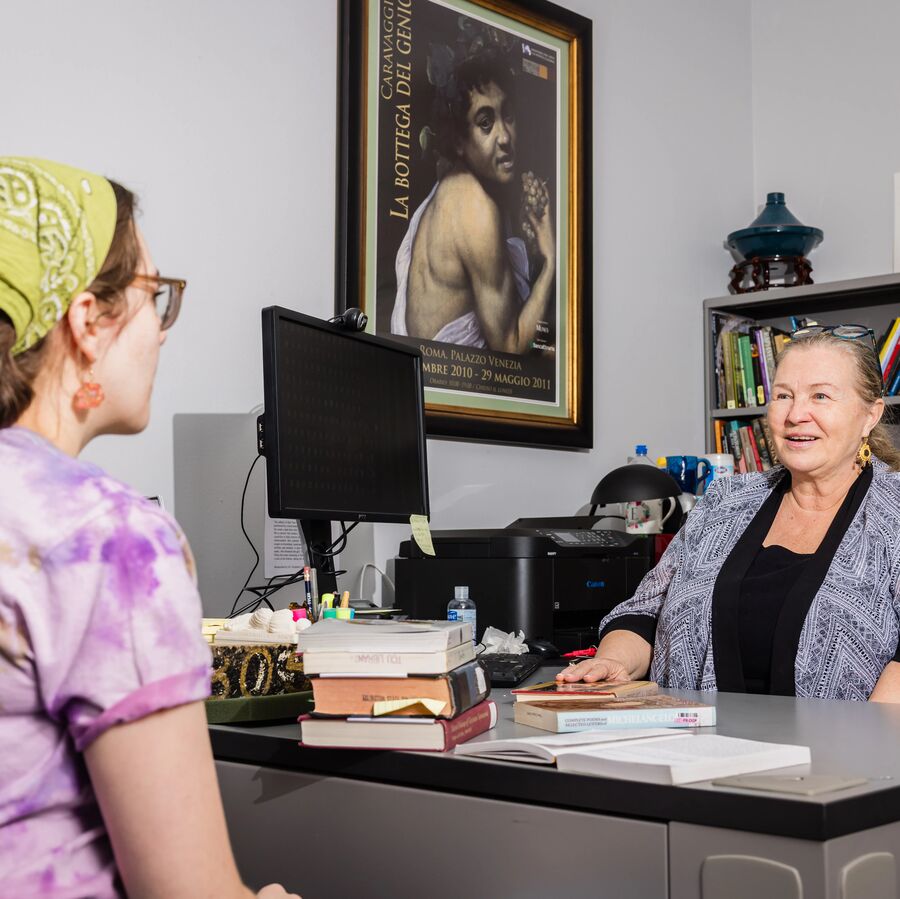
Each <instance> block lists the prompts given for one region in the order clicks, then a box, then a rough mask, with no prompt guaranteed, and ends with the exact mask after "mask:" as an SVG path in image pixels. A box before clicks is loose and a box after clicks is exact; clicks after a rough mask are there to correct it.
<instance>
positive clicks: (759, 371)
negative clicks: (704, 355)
mask: <svg viewBox="0 0 900 899" xmlns="http://www.w3.org/2000/svg"><path fill="white" fill-rule="evenodd" d="M710 317H711V321H712V340H713V358H714V369H715V370H714V372H713V374H714V383H715V387H716V391H715V393H716V397H715V399H716V407H717V408H719V409H745V408H753V407H756V406H764V405H765V404H766V403H767V402H768V401H769V394H770V389H771V382H772V378H773V377H774V374H775V364H776V362H777V359H778V356H779V354H780V353H781V351H782V349H783V348H784V346H785V345H786V344H787V343H789V342H790V336H789V335H788V334H786V333H785V332H784V331H781V330H779V329H777V328H773V327H772V326H771V325H762V326H761V325H759V324H757V323H756V322H754V321H752V320H751V319H747V318H744V317H743V316H740V315H732V314H730V313H724V312H716V311H713V312H712V313H711V314H710Z"/></svg>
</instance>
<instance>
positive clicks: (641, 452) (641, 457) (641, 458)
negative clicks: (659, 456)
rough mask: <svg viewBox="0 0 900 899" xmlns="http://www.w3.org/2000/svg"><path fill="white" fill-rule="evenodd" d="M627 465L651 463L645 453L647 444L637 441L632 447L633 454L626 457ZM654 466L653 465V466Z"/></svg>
mask: <svg viewBox="0 0 900 899" xmlns="http://www.w3.org/2000/svg"><path fill="white" fill-rule="evenodd" d="M628 464H629V465H653V463H652V462H651V461H650V457H649V456H648V455H647V445H646V444H644V443H639V444H638V445H637V446H636V447H635V448H634V455H633V456H629V457H628ZM655 467H656V466H654V468H655Z"/></svg>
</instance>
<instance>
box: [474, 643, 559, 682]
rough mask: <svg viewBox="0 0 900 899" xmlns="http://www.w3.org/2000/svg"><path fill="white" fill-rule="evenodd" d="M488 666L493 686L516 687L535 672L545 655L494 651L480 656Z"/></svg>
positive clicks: (480, 659)
mask: <svg viewBox="0 0 900 899" xmlns="http://www.w3.org/2000/svg"><path fill="white" fill-rule="evenodd" d="M478 660H479V661H480V662H482V663H483V664H484V667H485V668H487V672H488V676H489V677H490V679H491V686H493V687H515V686H516V685H517V684H521V683H522V681H523V680H525V678H526V677H528V675H529V674H533V673H534V672H535V671H537V669H538V668H540V667H541V665H542V664H543V662H544V657H543V656H541V655H538V654H537V653H533V652H526V653H522V654H521V655H514V654H513V653H506V652H492V653H489V654H488V655H480V656H478Z"/></svg>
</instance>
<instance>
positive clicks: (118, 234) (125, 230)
mask: <svg viewBox="0 0 900 899" xmlns="http://www.w3.org/2000/svg"><path fill="white" fill-rule="evenodd" d="M109 183H110V184H111V185H112V189H113V193H114V194H115V195H116V227H115V230H114V231H113V238H112V243H111V244H110V247H109V252H108V253H107V254H106V259H105V260H104V262H103V265H102V266H101V268H100V271H99V272H98V273H97V277H96V278H94V280H93V281H92V282H91V283H90V284H89V285H88V286H87V288H86V289H87V290H89V291H90V292H91V293H92V294H94V296H96V297H97V299H98V300H99V301H100V302H101V303H102V304H103V305H104V306H106V311H107V312H108V313H109V314H111V315H118V314H119V312H120V311H121V308H122V303H123V301H124V293H125V288H126V287H127V286H128V285H129V284H130V283H131V282H132V281H133V280H134V276H135V274H136V273H137V268H138V264H139V262H140V258H141V248H140V245H139V244H138V239H137V232H136V231H135V227H134V216H135V212H136V209H137V199H136V198H135V195H134V194H133V193H132V192H131V191H130V190H128V189H127V188H124V187H122V185H121V184H117V183H116V182H115V181H110V182H109ZM47 336H49V335H47ZM15 343H16V332H15V329H14V328H13V325H12V322H11V321H10V319H9V316H7V315H6V313H5V312H0V428H8V427H9V426H10V425H12V424H14V423H15V422H16V420H17V419H18V418H19V416H21V415H22V413H23V412H24V411H25V410H26V409H27V408H28V406H29V405H30V404H31V401H32V400H33V399H34V389H33V384H34V380H35V378H36V377H37V375H38V373H39V372H40V370H41V369H42V368H43V366H44V364H45V362H46V359H45V357H46V355H47V345H48V343H47V337H46V336H45V337H43V338H42V339H41V340H39V341H38V342H37V343H36V344H35V345H34V346H32V347H30V348H29V349H27V350H25V352H23V353H19V354H18V355H17V356H13V355H12V348H13V346H14V345H15Z"/></svg>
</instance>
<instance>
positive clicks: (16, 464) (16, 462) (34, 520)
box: [0, 427, 210, 899]
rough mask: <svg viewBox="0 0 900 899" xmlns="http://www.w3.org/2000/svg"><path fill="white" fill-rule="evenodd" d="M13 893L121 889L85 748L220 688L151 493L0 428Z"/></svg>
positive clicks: (1, 623)
mask: <svg viewBox="0 0 900 899" xmlns="http://www.w3.org/2000/svg"><path fill="white" fill-rule="evenodd" d="M0 482H2V486H0V897H17V899H19V897H24V896H52V897H57V899H62V897H66V899H75V897H82V896H83V897H107V896H118V895H120V892H119V890H120V887H119V886H118V885H117V875H116V869H115V862H114V859H113V855H112V851H111V848H110V843H109V839H108V836H107V834H106V831H105V829H104V826H103V821H102V818H101V816H100V812H99V809H98V806H97V802H96V799H95V798H94V794H93V791H92V789H91V784H90V780H89V778H88V775H87V770H86V768H85V764H84V760H83V758H82V756H81V750H83V749H84V748H85V747H86V746H88V745H89V744H90V743H91V741H93V740H95V739H96V738H97V737H98V736H100V735H101V734H102V733H103V732H104V731H105V730H106V729H107V728H109V727H112V726H114V725H116V724H119V723H122V722H127V721H133V720H136V719H138V718H141V717H143V716H145V715H148V714H150V713H152V712H155V711H158V710H160V709H165V708H170V707H173V706H177V705H181V704H182V703H186V702H192V701H194V700H199V699H203V698H204V697H206V696H207V695H208V694H209V680H210V675H209V666H210V657H209V649H208V647H207V646H206V644H205V643H204V641H203V639H202V637H201V629H200V615H201V612H200V599H199V596H198V595H197V588H196V581H195V578H194V574H193V564H192V562H191V556H190V551H189V550H188V548H187V544H186V542H185V540H184V537H183V536H182V534H181V532H180V530H179V529H178V527H177V525H175V523H174V522H173V520H172V519H171V518H170V517H169V516H168V515H167V514H166V513H165V512H163V511H162V509H160V508H159V507H158V506H155V505H154V504H153V503H150V502H148V501H146V500H145V499H143V497H141V496H139V495H138V494H137V493H135V492H134V491H133V490H132V489H131V488H129V487H126V486H125V485H124V484H121V483H119V482H118V481H116V480H114V479H113V478H111V477H109V476H108V475H106V474H104V473H103V472H102V471H101V470H100V469H98V468H96V467H94V466H93V465H89V464H87V463H85V462H81V461H79V460H77V459H72V458H70V457H69V456H67V455H65V454H63V453H61V452H60V451H58V450H57V449H56V448H54V447H53V446H52V445H51V444H50V443H48V442H47V441H45V440H44V439H43V438H41V437H39V436H37V435H36V434H34V433H32V432H31V431H27V430H25V429H23V428H18V427H13V428H7V429H4V430H0Z"/></svg>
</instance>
